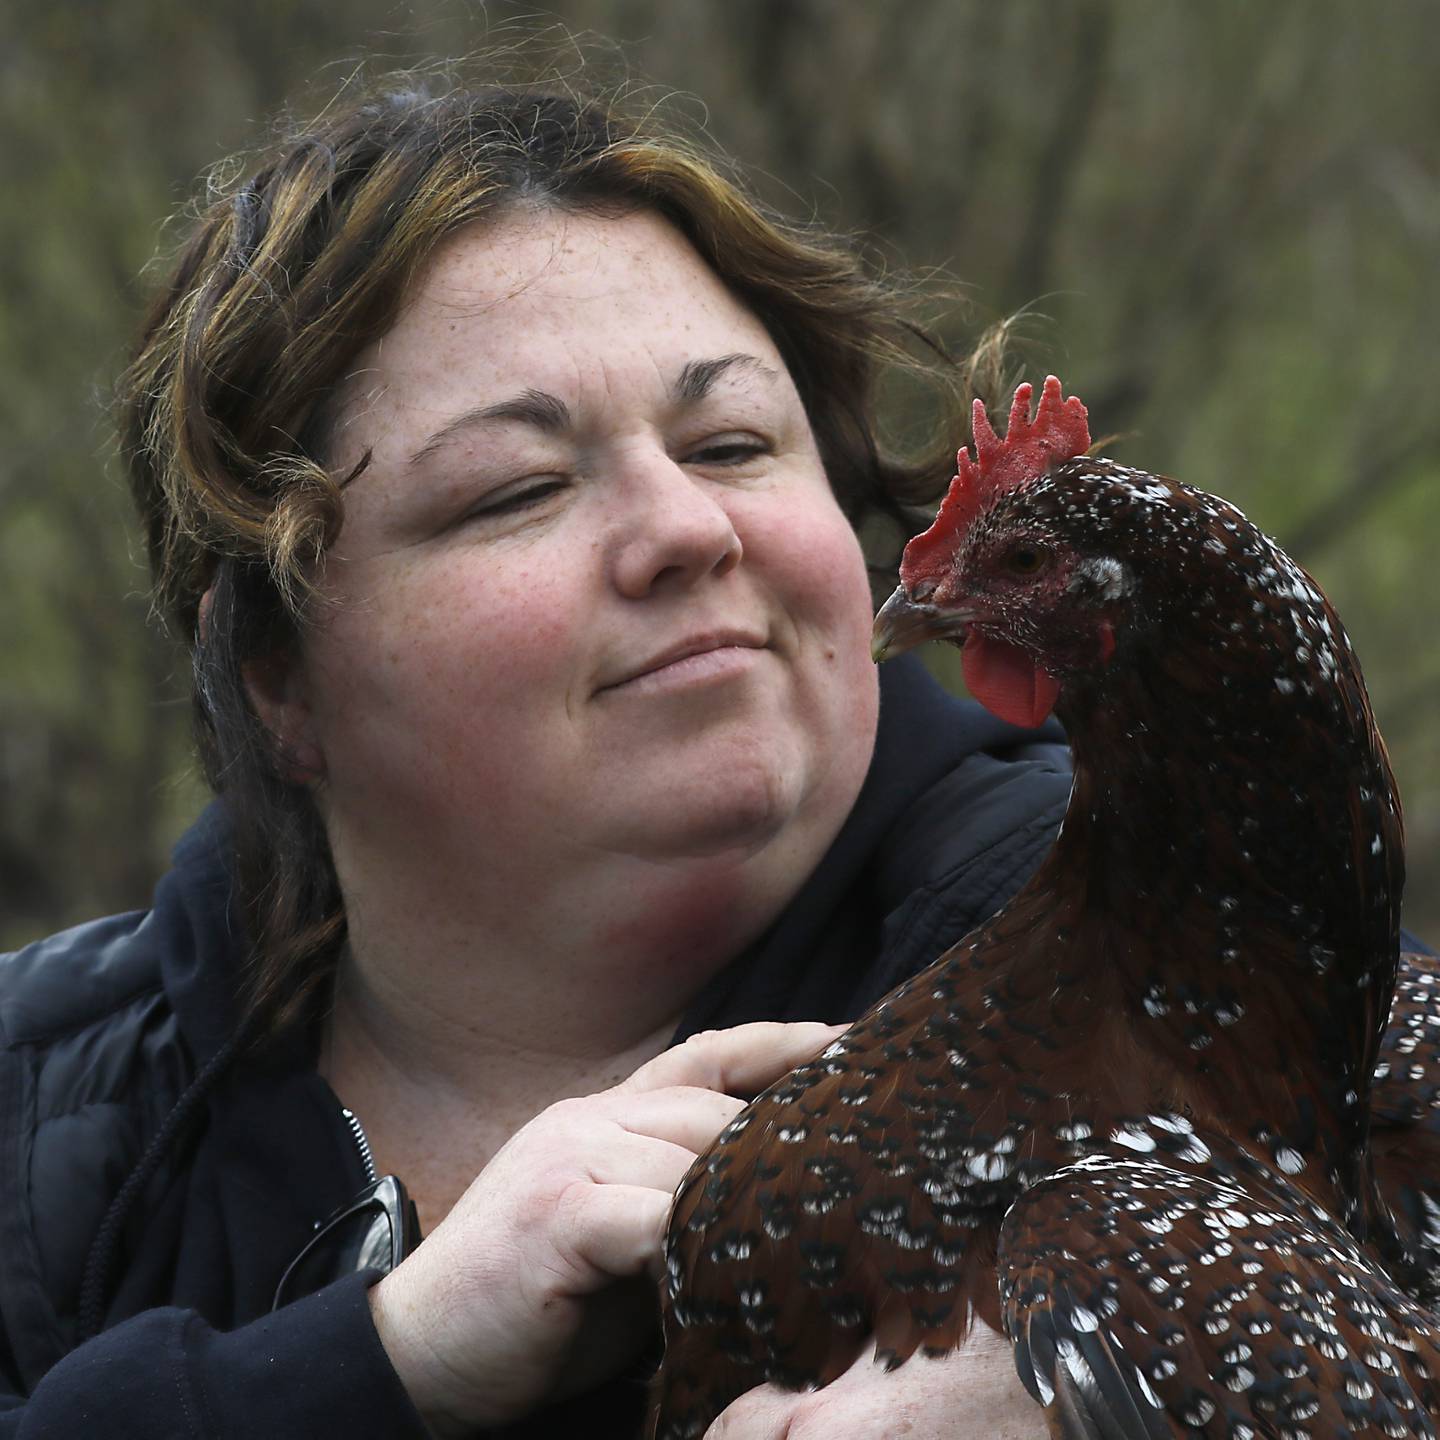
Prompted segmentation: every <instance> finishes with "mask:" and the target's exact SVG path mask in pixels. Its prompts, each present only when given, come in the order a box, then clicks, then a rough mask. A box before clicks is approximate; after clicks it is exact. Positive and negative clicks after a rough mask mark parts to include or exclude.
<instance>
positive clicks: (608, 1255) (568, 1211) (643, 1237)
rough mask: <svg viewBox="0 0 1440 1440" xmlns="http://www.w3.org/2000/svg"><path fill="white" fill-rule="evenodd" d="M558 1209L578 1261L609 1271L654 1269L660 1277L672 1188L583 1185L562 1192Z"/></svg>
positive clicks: (632, 1272)
mask: <svg viewBox="0 0 1440 1440" xmlns="http://www.w3.org/2000/svg"><path fill="white" fill-rule="evenodd" d="M557 1210H558V1211H559V1214H558V1215H557V1217H556V1218H557V1220H559V1222H560V1223H561V1224H562V1225H563V1226H564V1227H565V1231H566V1233H567V1235H568V1236H569V1238H570V1243H571V1245H572V1246H573V1253H574V1255H575V1256H576V1258H577V1259H579V1260H581V1261H583V1262H585V1263H586V1264H588V1265H591V1266H593V1267H594V1268H595V1269H596V1270H597V1271H599V1272H601V1273H602V1274H605V1275H615V1276H623V1275H639V1274H640V1273H642V1272H645V1271H648V1272H649V1273H650V1275H651V1276H653V1277H654V1278H655V1279H659V1277H660V1271H661V1254H662V1249H663V1243H662V1242H663V1239H664V1235H665V1225H666V1222H667V1221H668V1220H669V1218H670V1192H669V1191H668V1190H655V1189H652V1188H650V1187H649V1186H646V1185H584V1184H577V1185H573V1186H571V1187H570V1188H569V1189H568V1190H566V1191H565V1192H564V1193H563V1194H562V1195H561V1197H560V1200H559V1204H558V1206H557Z"/></svg>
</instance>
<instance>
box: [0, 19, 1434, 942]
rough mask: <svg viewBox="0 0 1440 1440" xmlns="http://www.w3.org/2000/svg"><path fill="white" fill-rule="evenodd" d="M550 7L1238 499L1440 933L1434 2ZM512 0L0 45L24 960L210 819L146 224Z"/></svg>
mask: <svg viewBox="0 0 1440 1440" xmlns="http://www.w3.org/2000/svg"><path fill="white" fill-rule="evenodd" d="M551 8H552V10H553V12H554V15H555V17H556V18H557V19H559V20H560V21H562V22H564V23H565V24H566V25H568V26H570V27H572V28H574V29H576V30H585V29H592V30H595V31H598V32H600V33H602V34H604V35H606V36H610V37H613V38H614V39H616V40H618V41H620V42H622V45H623V47H624V51H625V53H626V54H627V55H628V57H629V59H630V61H631V62H632V64H633V68H634V70H635V72H636V73H637V75H638V76H640V77H643V78H645V79H649V80H651V81H654V82H655V83H656V84H657V85H659V86H661V87H674V88H675V89H678V90H681V91H684V92H691V93H693V94H694V95H696V96H698V97H700V100H701V101H703V102H704V107H705V110H704V113H706V114H707V116H708V122H709V125H710V128H711V130H712V131H713V133H714V134H715V135H716V136H717V138H718V139H719V140H720V141H721V142H722V143H723V144H724V145H726V146H727V148H729V149H730V150H731V152H732V153H734V154H736V155H737V156H739V157H740V158H741V159H742V160H743V161H744V162H745V164H746V166H747V167H748V168H751V169H752V170H753V171H754V172H755V173H757V175H758V176H759V183H760V185H761V187H762V190H763V191H764V192H765V193H766V194H767V195H768V196H769V197H770V198H771V199H773V200H775V201H776V202H777V203H779V204H781V205H783V206H785V207H786V208H789V209H791V210H795V209H799V210H801V211H810V210H813V211H815V212H817V213H818V214H820V215H821V216H822V217H823V218H825V219H826V220H827V221H829V222H830V223H832V224H838V225H840V226H842V227H844V228H846V229H849V230H851V231H853V232H855V233H857V234H860V235H863V236H865V237H866V238H867V242H868V243H869V244H871V245H872V247H873V248H874V249H875V251H876V253H877V254H878V255H879V256H881V257H882V258H883V259H885V260H886V261H887V262H888V263H889V264H891V265H895V266H901V267H904V268H909V269H912V270H919V271H925V270H928V269H932V268H938V269H940V270H943V271H944V272H946V273H947V274H948V275H950V276H951V277H953V278H954V279H957V280H959V281H963V282H965V284H966V285H967V286H968V287H969V289H968V292H967V293H968V294H969V296H970V302H971V303H970V304H969V305H968V306H966V307H956V308H955V309H954V310H953V312H952V313H951V314H949V315H948V316H947V317H946V320H945V329H946V331H947V333H948V335H949V337H950V339H951V340H952V342H953V343H955V344H956V345H957V346H963V345H964V344H965V343H966V341H967V339H968V338H969V337H972V336H973V335H974V333H975V332H976V330H977V329H978V328H979V326H980V325H981V324H983V323H984V322H985V321H987V320H989V319H993V318H995V317H998V316H1001V315H1005V314H1008V313H1010V312H1012V311H1014V310H1017V309H1019V308H1021V307H1028V308H1029V309H1031V310H1032V311H1033V312H1034V314H1032V317H1031V319H1030V321H1029V323H1028V325H1027V326H1026V327H1025V328H1026V330H1027V332H1028V334H1029V335H1030V336H1031V345H1030V347H1029V349H1028V350H1027V351H1026V358H1027V361H1028V363H1029V364H1030V367H1031V373H1032V374H1033V375H1035V376H1038V375H1040V374H1043V373H1044V371H1045V370H1046V369H1052V368H1053V369H1055V370H1056V371H1057V372H1058V373H1060V374H1061V375H1062V376H1063V377H1064V379H1065V381H1066V384H1067V386H1068V387H1069V388H1070V389H1072V390H1074V391H1075V392H1077V393H1079V394H1081V395H1083V396H1084V397H1085V399H1086V401H1087V403H1088V404H1089V405H1090V407H1091V412H1092V416H1093V417H1094V423H1095V426H1096V429H1097V431H1098V432H1100V433H1117V434H1119V435H1120V436H1122V437H1123V438H1122V440H1121V441H1120V442H1119V443H1118V444H1117V445H1116V446H1114V447H1112V448H1113V451H1114V453H1116V454H1117V455H1118V456H1119V458H1122V459H1126V460H1129V461H1132V462H1133V463H1136V464H1143V465H1144V466H1146V467H1147V468H1150V469H1157V470H1162V471H1166V472H1169V473H1174V474H1178V475H1181V476H1183V477H1184V478H1185V479H1187V480H1189V481H1191V482H1192V483H1194V484H1197V485H1201V486H1204V487H1205V488H1207V489H1214V490H1217V491H1219V492H1221V493H1223V494H1225V495H1228V496H1229V497H1231V498H1232V499H1234V500H1236V501H1237V502H1238V503H1239V504H1241V505H1242V506H1243V507H1245V508H1246V509H1247V510H1248V511H1249V512H1250V513H1251V514H1252V515H1253V516H1254V517H1255V518H1256V519H1257V520H1258V521H1260V523H1262V524H1263V525H1265V527H1266V528H1267V529H1269V530H1271V531H1272V532H1273V533H1275V534H1277V535H1278V536H1279V537H1280V538H1281V539H1282V540H1283V541H1285V542H1286V543H1287V544H1288V545H1290V546H1291V548H1292V549H1293V551H1294V552H1295V553H1296V555H1297V558H1299V559H1300V560H1301V561H1302V562H1304V563H1305V564H1307V565H1308V566H1309V567H1310V568H1311V569H1312V570H1313V571H1314V572H1315V573H1316V575H1317V577H1318V578H1319V579H1320V580H1321V582H1322V583H1323V584H1324V585H1325V586H1326V588H1327V590H1328V591H1329V592H1330V594H1331V596H1332V598H1333V599H1334V600H1335V602H1336V604H1337V607H1338V608H1339V609H1340V611H1341V612H1342V614H1344V616H1345V618H1346V621H1347V624H1348V626H1349V628H1350V630H1351V633H1352V635H1353V636H1354V637H1355V639H1356V642H1357V646H1358V648H1359V650H1360V652H1361V655H1362V657H1363V658H1364V660H1365V662H1366V668H1367V673H1368V675H1369V678H1370V681H1371V686H1372V690H1373V692H1374V699H1375V704H1376V709H1377V712H1378V714H1379V716H1380V720H1381V723H1382V726H1383V727H1384V729H1385V730H1386V732H1387V735H1388V737H1389V739H1390V742H1391V749H1392V755H1393V759H1394V761H1395V765H1396V770H1397V772H1398V773H1399V775H1400V778H1401V783H1402V786H1403V788H1404V791H1405V796H1406V802H1407V814H1408V819H1409V829H1410V871H1411V877H1412V879H1411V890H1410V897H1411V898H1410V904H1409V917H1410V920H1411V923H1412V924H1414V925H1415V926H1417V927H1418V928H1420V929H1422V930H1424V931H1427V932H1428V933H1429V934H1430V936H1431V938H1434V937H1435V936H1436V935H1437V934H1440V741H1437V736H1440V727H1437V726H1436V724H1435V723H1434V720H1433V714H1434V711H1435V708H1436V704H1437V701H1440V648H1437V646H1436V644H1435V641H1434V638H1433V629H1434V620H1433V617H1434V615H1435V613H1436V601H1437V599H1440V587H1437V585H1436V583H1435V581H1434V578H1433V575H1434V570H1435V563H1434V559H1433V554H1432V552H1433V550H1434V547H1435V543H1436V540H1437V538H1440V407H1437V406H1436V405H1435V404H1434V402H1433V400H1432V399H1431V397H1430V393H1429V386H1430V381H1431V377H1432V376H1433V375H1435V374H1437V373H1440V363H1437V362H1440V353H1437V352H1440V283H1437V267H1436V264H1435V256H1436V254H1437V250H1440V246H1437V239H1440V173H1437V168H1436V160H1435V155H1436V151H1435V147H1434V137H1435V136H1436V135H1437V134H1440V89H1437V87H1435V85H1434V83H1433V78H1432V76H1431V75H1430V73H1429V71H1430V67H1428V66H1427V65H1425V64H1424V63H1422V60H1421V57H1424V56H1426V55H1432V54H1434V53H1436V52H1437V49H1440V7H1437V6H1435V5H1433V4H1431V3H1428V0H1389V3H1387V4H1385V5H1382V6H1365V7H1361V6H1353V5H1350V4H1348V3H1342V0H1270V3H1266V4H1255V3H1245V0H1208V3H1205V4H1191V5H1181V4H1177V3H1169V4H1166V3H1161V4H1157V3H1155V0H1065V3H1053V0H1013V3H1009V4H1003V5H1002V4H995V3H994V0H909V3H907V4H906V5H905V6H904V7H888V6H882V5H874V4H871V3H869V0H730V3H728V4H725V5H715V4H712V3H707V0H665V3H663V4H662V3H660V0H654V3H641V0H570V3H562V0H552V7H551ZM527 13H529V11H528V7H520V6H516V5H510V4H500V3H496V4H491V5H490V6H489V7H488V8H486V9H485V10H483V11H481V10H478V9H476V10H469V9H465V8H461V7H458V6H457V5H455V4H453V3H450V0H412V3H411V4H410V5H409V6H408V7H407V8H405V9H403V10H398V9H395V8H393V7H392V6H391V5H390V4H388V3H379V0H352V3H350V4H348V5H345V6H335V5H333V4H329V3H320V0H259V3H250V4H246V5H240V4H217V5H207V6H193V5H192V6H187V5H183V4H181V3H179V0H143V3H134V4H127V5H124V6H103V5H99V4H94V3H89V4H83V5H68V6H49V7H47V6H38V5H21V6H12V7H8V12H7V13H6V15H5V16H4V18H0V125H3V134H4V140H5V143H4V145H3V146H0V187H3V193H4V194H5V196H6V204H5V205H4V206H3V207H0V283H3V293H4V296H5V304H4V305H3V307H0V375H3V377H4V383H3V385H0V427H3V428H0V433H3V435H4V441H5V444H4V449H3V451H0V566H3V567H4V569H3V573H4V574H5V577H6V582H5V584H4V586H3V587H0V620H3V621H4V622H5V626H6V630H7V634H8V637H9V643H8V644H7V646H6V647H4V650H3V651H0V914H3V915H4V916H5V917H6V919H5V920H4V922H0V943H4V942H5V941H11V942H14V941H18V940H20V939H22V938H24V937H25V935H26V934H28V933H37V932H39V931H41V930H43V929H45V928H48V927H53V926H54V925H57V924H59V923H62V922H63V921H66V920H71V919H76V918H79V917H80V916H82V915H83V914H85V913H88V912H93V911H95V910H98V909H103V908H116V907H120V906H125V905H133V904H138V903H143V901H144V898H145V895H146V892H147V890H148V887H149V884H150V882H151V880H152V879H153V877H154V876H155V875H156V874H157V873H158V872H159V869H160V868H161V866H162V865H163V861H164V854H165V851H166V849H167V847H168V844H169V842H170V841H171V839H173V837H174V835H175V834H176V833H177V831H178V829H179V828H180V827H181V825H182V824H183V822H184V819H185V818H186V816H187V815H188V814H190V813H192V812H193V810H194V808H195V806H196V805H197V804H198V797H199V790H198V787H197V785H196V784H195V781H194V779H193V776H192V775H191V774H190V771H189V762H188V758H187V756H188V743H187V739H186V732H187V728H188V715H187V704H186V701H185V698H184V697H185V686H184V674H183V662H180V661H179V660H178V658H177V656H176V655H175V653H174V652H173V651H172V650H171V649H170V648H169V646H168V645H167V643H166V642H165V641H164V640H163V638H162V637H160V636H158V635H156V634H155V633H154V632H153V630H147V628H146V627H145V625H144V623H143V621H144V614H145V602H144V600H143V595H142V592H143V589H144V576H143V572H142V569H141V567H140V565H139V563H138V559H137V558H136V557H137V555H138V542H137V541H136V539H135V537H134V534H133V532H132V531H131V530H130V529H129V528H128V521H127V519H126V511H125V499H124V496H123V494H122V493H121V490H120V487H119V486H118V485H117V483H116V482H115V481H114V480H113V479H111V478H108V476H109V472H110V470H111V469H112V468H113V467H111V465H110V464H109V459H108V440H107V438H106V437H107V428H106V423H105V419H104V394H105V390H106V388H107V386H108V384H109V381H110V378H111V377H112V376H113V375H114V373H115V372H116V370H117V369H118V367H119V365H120V364H121V363H122V361H123V355H124V351H125V347H126V345H127V343H128V337H129V335H130V333H131V332H132V331H133V329H134V327H135V324H136V322H137V318H138V314H139V310H140V306H141V303H142V297H143V295H144V293H145V290H146V281H145V279H144V278H143V277H142V276H141V271H142V268H143V267H144V266H145V265H146V263H147V261H148V260H149V258H150V257H151V255H152V254H153V253H154V252H155V250H156V249H157V247H162V248H163V247H164V246H165V245H167V244H168V243H170V240H171V239H172V238H173V236H174V234H175V233H176V232H175V230H174V229H173V227H172V228H166V227H165V226H164V225H163V221H164V217H166V215H167V214H169V213H170V212H171V211H172V210H173V209H174V208H175V207H176V205H177V204H178V203H179V202H181V201H182V200H183V199H184V198H185V197H186V196H193V195H195V194H197V193H198V187H197V181H196V177H197V176H199V175H201V173H202V172H203V171H204V169H205V168H206V167H207V166H209V165H210V164H212V163H213V162H214V161H216V159H217V158H218V157H219V156H221V155H223V154H225V153H227V152H229V151H232V150H234V149H236V148H239V147H244V146H246V145H251V144H253V143H255V141H256V140H257V139H258V138H259V137H260V136H261V134H262V133H263V132H262V131H261V130H260V129H259V128H258V126H259V124H260V123H261V122H262V121H263V118H264V117H266V116H269V115H271V114H273V113H274V111H275V110H276V109H277V107H279V106H280V105H281V104H282V103H284V102H285V101H286V100H287V99H288V98H291V97H294V96H296V95H299V94H303V95H306V96H308V97H311V98H312V99H321V98H323V97H324V96H325V95H326V94H328V93H331V92H333V91H334V90H335V89H337V88H338V86H339V84H340V82H341V80H342V79H343V77H344V76H345V74H347V73H348V71H349V69H350V68H351V66H352V64H353V62H354V60H355V58H356V57H357V56H362V55H371V56H376V57H379V60H380V63H381V66H382V68H383V66H384V64H386V63H389V62H392V61H393V62H405V61H409V60H418V59H423V58H424V57H426V56H434V55H444V54H453V53H457V52H460V51H463V50H466V49H469V48H472V47H479V46H481V45H482V44H484V43H485V40H486V35H487V27H488V33H489V35H490V37H491V38H492V39H494V38H498V39H500V40H501V41H504V40H505V39H506V38H507V34H508V32H507V27H508V26H509V25H510V24H511V23H512V22H513V21H515V20H516V19H517V17H521V16H524V15H525V14H527ZM6 29H8V33H3V32H4V31H5V30H6ZM577 54H578V52H577ZM576 63H577V64H578V63H579V62H578V60H577V62H576ZM300 108H302V109H303V108H305V105H303V104H302V105H301V107H300ZM689 109H690V111H691V113H698V112H699V110H700V107H699V106H698V105H696V104H692V105H690V106H689ZM902 411H903V413H902V425H903V424H907V423H908V424H909V425H911V426H914V425H916V424H920V423H923V419H922V416H923V412H922V411H920V410H919V409H917V408H916V404H915V402H914V401H913V400H911V399H909V398H908V397H907V398H906V400H905V403H904V405H903V406H902Z"/></svg>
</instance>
